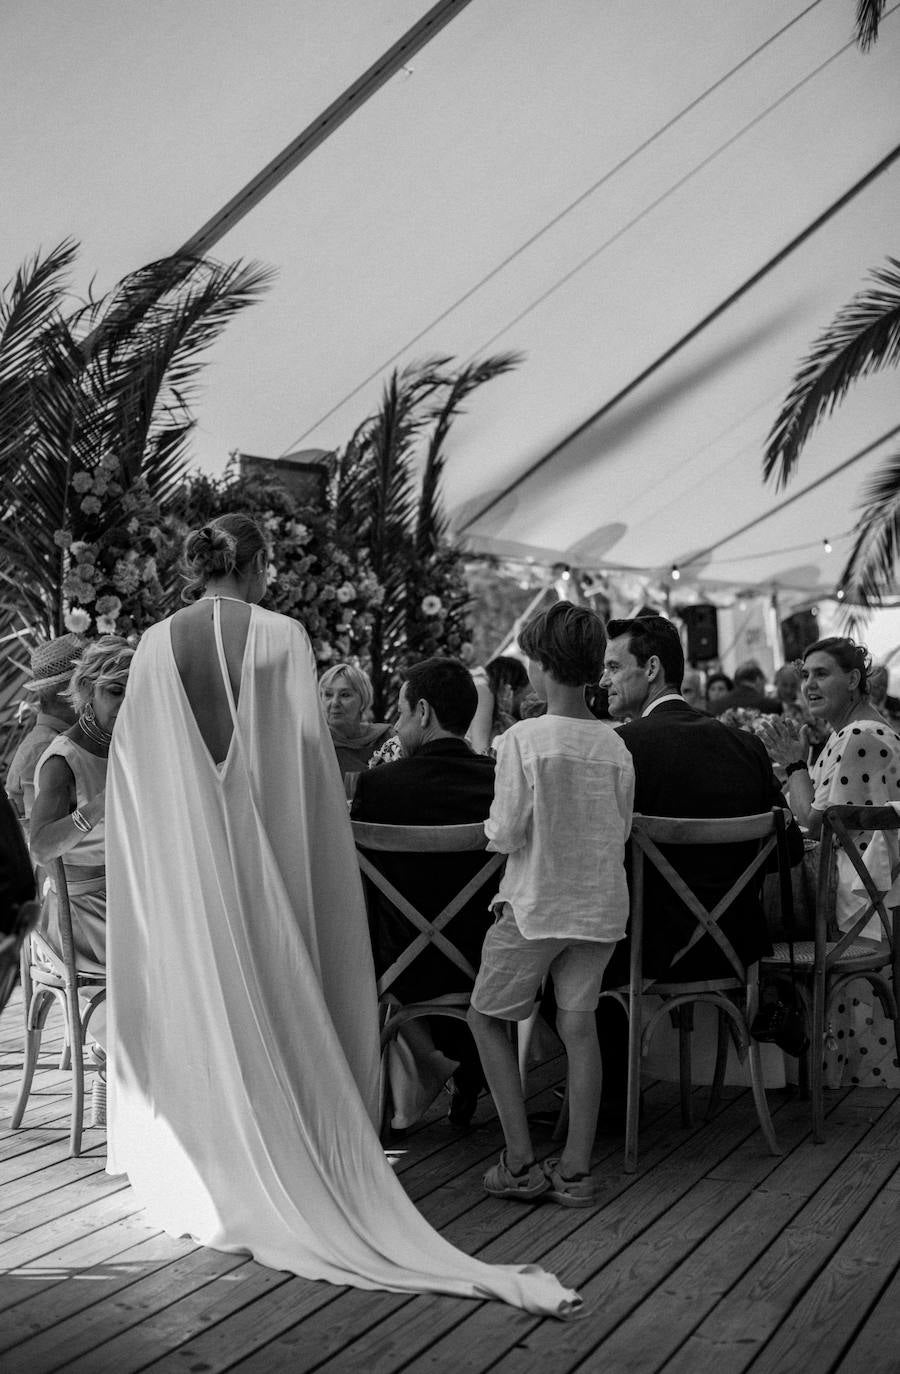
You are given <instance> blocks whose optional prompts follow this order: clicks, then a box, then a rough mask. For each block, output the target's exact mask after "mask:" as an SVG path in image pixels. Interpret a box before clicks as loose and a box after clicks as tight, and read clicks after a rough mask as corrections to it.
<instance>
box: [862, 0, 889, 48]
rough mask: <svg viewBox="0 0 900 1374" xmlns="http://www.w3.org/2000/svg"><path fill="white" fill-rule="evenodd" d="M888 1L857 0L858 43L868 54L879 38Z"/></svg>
mask: <svg viewBox="0 0 900 1374" xmlns="http://www.w3.org/2000/svg"><path fill="white" fill-rule="evenodd" d="M886 5H887V0H856V41H857V43H858V44H859V46H860V48H862V50H863V52H867V51H868V50H869V48H871V46H872V44H873V43H874V42H875V40H876V39H877V38H878V25H879V24H880V22H881V20H882V17H883V15H884V11H885V7H886Z"/></svg>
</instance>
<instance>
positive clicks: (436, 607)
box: [422, 596, 444, 615]
mask: <svg viewBox="0 0 900 1374" xmlns="http://www.w3.org/2000/svg"><path fill="white" fill-rule="evenodd" d="M443 609H444V603H443V602H442V601H441V598H440V597H439V596H423V597H422V614H423V615H440V613H441V611H442V610H443Z"/></svg>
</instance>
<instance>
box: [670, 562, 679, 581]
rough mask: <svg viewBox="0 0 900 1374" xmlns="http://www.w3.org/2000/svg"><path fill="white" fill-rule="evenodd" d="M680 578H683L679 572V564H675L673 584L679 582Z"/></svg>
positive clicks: (673, 565)
mask: <svg viewBox="0 0 900 1374" xmlns="http://www.w3.org/2000/svg"><path fill="white" fill-rule="evenodd" d="M680 576H681V573H680V572H679V571H678V564H677V563H673V564H672V581H673V582H677V581H678V579H679V577H680Z"/></svg>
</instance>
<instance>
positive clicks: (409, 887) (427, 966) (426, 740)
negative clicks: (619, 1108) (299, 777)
mask: <svg viewBox="0 0 900 1374" xmlns="http://www.w3.org/2000/svg"><path fill="white" fill-rule="evenodd" d="M477 701H478V696H477V692H476V689H475V684H474V683H473V681H472V677H471V674H470V673H469V671H468V669H467V668H465V667H464V666H463V664H462V663H460V662H458V661H457V660H456V659H452V658H430V659H426V660H425V661H424V662H423V663H417V664H416V665H415V666H414V667H412V668H411V669H410V670H409V672H408V674H407V676H406V680H405V681H404V683H403V686H402V688H401V689H400V701H399V706H398V716H397V735H398V736H399V739H400V743H401V746H402V749H403V757H402V758H401V759H398V760H397V761H396V762H395V763H387V764H384V765H382V766H381V767H378V768H372V769H369V770H367V771H364V772H362V773H361V774H360V778H359V783H358V785H357V788H356V794H355V797H354V801H353V809H352V812H351V814H352V817H353V819H354V820H359V821H374V822H378V823H379V824H382V825H463V824H466V823H467V822H471V821H483V820H486V819H487V815H488V812H489V811H490V809H491V801H492V800H493V795H494V761H493V759H492V758H489V757H487V756H486V755H483V754H476V753H475V752H474V751H473V750H472V749H471V748H470V746H469V745H468V744H467V743H466V740H465V734H466V731H467V730H468V728H469V725H470V723H471V720H472V717H473V716H474V714H475V707H476V705H477ZM371 857H372V861H373V862H374V863H376V864H377V866H378V868H379V869H380V870H381V872H382V873H384V874H385V876H386V877H387V878H388V879H389V880H390V881H391V882H392V883H393V884H394V886H395V887H396V888H398V889H399V891H401V892H403V893H404V894H405V895H406V896H408V897H409V900H410V901H411V902H412V903H413V905H414V906H415V907H416V908H417V909H418V910H419V911H421V912H422V913H423V914H424V915H425V916H427V917H429V918H431V917H434V916H436V915H437V914H438V912H439V911H440V910H441V908H442V907H443V906H445V905H446V903H447V902H448V901H449V900H450V898H451V897H452V896H453V895H454V893H456V892H458V891H459V889H460V888H461V887H463V886H464V885H465V883H466V882H467V881H468V880H469V878H471V877H472V876H473V875H474V874H475V873H477V871H478V870H479V869H480V868H481V867H482V866H483V864H484V862H485V855H484V854H483V853H478V852H476V853H471V854H466V853H463V854H444V855H434V854H382V853H379V854H373V855H372V856H371ZM497 882H499V873H498V874H497ZM495 890H496V884H494V886H493V887H491V888H490V889H489V888H483V889H482V890H481V891H480V892H479V893H478V894H477V896H476V897H475V898H474V899H473V900H472V901H471V902H470V903H469V905H468V906H467V907H464V908H463V909H462V911H460V912H459V913H458V914H457V915H456V916H455V917H454V919H453V920H452V921H451V923H450V925H449V927H448V928H447V932H446V933H447V936H448V938H449V939H450V941H451V942H452V943H453V944H454V945H455V946H456V947H457V949H459V950H460V952H461V953H462V954H463V955H464V956H465V958H466V959H467V960H468V961H469V963H470V964H471V965H472V966H473V968H475V969H477V968H478V964H479V960H480V957H481V945H482V942H483V940H484V936H485V932H486V931H487V928H488V926H489V925H490V924H491V914H490V912H489V910H488V904H489V902H490V900H491V897H492V896H493V895H494V891H495ZM368 895H369V900H370V918H371V925H372V945H373V952H374V955H375V969H376V973H378V974H379V975H380V974H382V973H383V972H384V970H385V969H386V968H388V967H389V966H390V964H391V963H393V961H394V959H395V958H396V957H397V956H398V955H399V954H400V953H401V952H402V950H404V949H405V948H406V947H407V945H409V944H410V943H411V940H412V938H413V933H412V929H411V927H410V924H409V922H408V921H407V920H406V919H405V917H403V916H401V915H400V913H399V912H398V911H397V910H396V909H395V908H394V907H393V906H392V905H391V904H390V902H388V901H387V899H386V898H385V897H384V896H383V895H382V894H381V893H378V892H370V893H369V894H368ZM468 991H470V984H469V983H468V981H467V979H466V977H465V975H464V974H463V973H462V971H461V970H460V969H458V968H457V967H456V965H455V964H453V963H451V962H450V960H449V959H447V958H445V956H444V955H443V954H441V953H440V951H438V950H435V949H433V948H429V949H427V950H424V951H423V953H422V954H420V955H419V957H418V958H417V959H416V960H415V961H414V962H413V963H412V964H411V965H410V967H409V968H408V969H407V970H406V971H405V972H404V973H403V974H401V976H400V977H399V978H398V980H397V982H396V983H395V984H394V985H393V987H392V988H391V992H392V993H393V994H394V995H395V996H397V997H398V998H399V1000H400V1001H401V1002H416V1001H421V1000H423V999H427V998H429V997H435V996H439V995H441V994H443V993H449V992H468ZM432 1033H433V1035H434V1040H435V1043H436V1044H437V1046H438V1047H439V1049H441V1050H443V1051H444V1052H445V1053H446V1054H447V1055H448V1056H449V1057H450V1058H452V1059H455V1060H457V1061H458V1062H459V1068H458V1069H457V1070H456V1071H455V1073H454V1075H453V1084H454V1087H453V1092H452V1094H451V1102H450V1119H451V1121H452V1122H453V1123H454V1124H455V1125H468V1123H469V1121H470V1120H471V1118H472V1114H473V1113H474V1111H475V1105H476V1102H477V1098H478V1093H479V1091H480V1089H481V1087H482V1085H483V1078H482V1074H481V1066H480V1062H479V1059H478V1054H477V1051H476V1050H475V1046H474V1042H473V1041H472V1038H471V1035H470V1034H469V1031H468V1029H467V1028H466V1026H465V1025H464V1024H463V1022H461V1021H453V1020H450V1019H449V1018H447V1017H434V1018H432Z"/></svg>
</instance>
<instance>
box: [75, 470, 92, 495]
mask: <svg viewBox="0 0 900 1374" xmlns="http://www.w3.org/2000/svg"><path fill="white" fill-rule="evenodd" d="M92 485H93V478H92V477H91V474H90V473H89V472H76V474H75V476H74V477H73V478H72V486H73V487H74V488H75V490H76V491H79V492H85V491H90V489H91V487H92Z"/></svg>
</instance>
